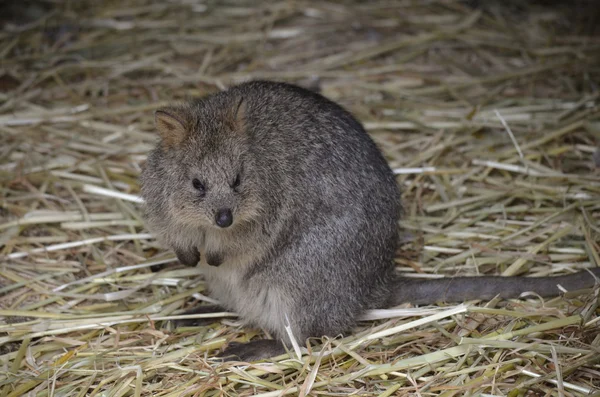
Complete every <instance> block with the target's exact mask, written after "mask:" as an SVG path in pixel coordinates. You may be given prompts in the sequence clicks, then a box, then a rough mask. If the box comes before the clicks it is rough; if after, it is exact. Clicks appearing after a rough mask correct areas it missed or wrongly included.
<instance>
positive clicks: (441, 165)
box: [0, 0, 600, 397]
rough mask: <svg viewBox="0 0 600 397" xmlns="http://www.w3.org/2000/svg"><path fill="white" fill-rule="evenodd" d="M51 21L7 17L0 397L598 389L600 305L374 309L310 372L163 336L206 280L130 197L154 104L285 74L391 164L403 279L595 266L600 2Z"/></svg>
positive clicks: (125, 13) (249, 7)
mask: <svg viewBox="0 0 600 397" xmlns="http://www.w3.org/2000/svg"><path fill="white" fill-rule="evenodd" d="M21 3H23V4H26V5H28V7H26V8H24V7H23V4H21ZM53 3H54V5H52V4H51V2H31V1H24V2H15V4H14V5H12V6H11V5H10V4H9V5H7V4H6V3H5V4H4V6H3V7H5V8H4V10H2V12H0V15H2V17H1V18H3V19H4V22H6V21H7V20H8V21H10V22H12V23H8V24H4V26H3V29H2V30H1V31H0V65H1V69H0V134H1V135H0V181H1V185H0V192H1V201H0V202H1V207H0V262H1V267H0V293H1V298H0V305H1V307H0V344H1V347H0V363H1V365H2V371H1V372H0V397H9V396H10V397H16V396H25V395H31V396H135V397H138V396H217V395H231V396H234V395H243V396H249V395H260V396H275V395H281V394H288V395H309V394H310V395H314V396H317V395H326V396H339V395H360V396H391V395H415V396H431V395H439V396H444V397H446V396H464V395H473V396H476V395H494V396H506V395H508V396H522V395H539V396H550V395H552V396H585V395H588V394H594V393H595V394H594V395H600V333H599V330H600V311H599V309H598V302H599V297H598V292H599V291H598V289H596V290H595V291H591V292H590V293H589V294H588V295H584V296H581V297H575V296H567V297H560V298H556V299H552V300H546V301H542V300H540V299H538V298H536V297H529V299H527V300H514V301H510V302H506V301H498V300H493V301H491V302H481V303H480V304H478V305H473V304H471V303H469V304H468V305H465V306H463V305H460V306H448V307H443V308H416V309H414V308H413V309H411V308H405V309H403V310H395V311H391V310H390V311H378V312H373V313H370V315H369V318H370V319H371V320H369V321H365V322H362V323H361V325H360V327H358V328H357V329H356V332H355V334H354V335H352V336H349V337H347V338H343V339H342V338H335V339H324V340H322V341H320V340H315V341H312V345H311V346H310V347H309V352H310V353H311V354H312V355H311V356H310V357H309V356H304V357H302V358H301V359H298V357H297V356H296V355H295V353H291V355H290V356H289V357H288V356H285V357H279V358H278V359H276V360H273V361H272V362H268V363H260V364H252V365H235V364H232V363H225V364H222V363H219V362H217V361H214V359H212V358H211V357H213V356H214V353H215V350H216V349H219V348H221V347H222V346H223V345H224V344H226V343H227V342H229V341H233V340H238V341H244V340H248V339H250V338H253V337H261V333H260V331H254V330H250V329H246V328H243V327H240V326H239V324H237V323H236V322H235V318H229V317H228V315H227V314H222V315H219V316H218V317H219V318H218V319H216V320H221V321H216V322H215V323H214V324H213V325H211V326H209V327H197V328H188V329H178V330H173V329H171V328H170V327H169V325H168V323H167V321H165V320H168V319H171V318H174V317H175V316H176V314H177V313H178V311H179V310H180V309H182V308H183V307H184V304H185V303H186V302H189V301H190V300H192V299H194V297H195V298H197V299H206V298H205V297H204V295H203V294H202V293H203V291H204V284H203V282H202V279H201V277H200V276H199V274H198V272H197V271H196V270H195V269H188V268H182V267H181V266H179V265H178V264H177V262H176V261H174V259H173V258H174V257H173V255H172V254H171V253H170V252H168V251H166V250H164V249H163V248H161V247H158V246H157V245H156V243H155V242H154V240H153V239H152V237H151V236H149V235H148V234H146V231H145V230H144V227H143V224H142V220H141V218H140V209H139V205H138V204H137V203H136V201H135V199H136V194H137V192H138V184H137V181H136V179H137V175H138V173H139V171H140V167H141V166H142V163H143V161H144V158H145V154H146V152H147V151H148V149H149V148H150V147H151V146H152V145H153V143H154V141H155V136H154V133H153V127H152V110H153V109H155V108H156V107H159V106H161V105H162V104H164V103H165V102H167V101H170V100H174V99H181V98H185V97H188V96H196V95H202V94H206V93H209V92H214V91H217V90H219V89H221V88H223V87H225V86H227V85H229V84H232V83H234V82H237V81H241V80H246V79H250V78H258V77H260V78H269V79H278V80H286V81H291V82H297V83H300V84H303V85H305V86H319V87H320V89H321V91H322V92H323V93H324V94H325V95H327V96H329V97H330V98H332V99H334V100H337V101H339V102H341V103H342V104H343V105H345V106H347V107H348V108H349V109H351V110H352V111H353V112H354V113H355V114H356V115H357V116H358V117H359V118H360V119H361V120H362V121H363V122H364V123H365V126H366V127H367V129H368V130H369V131H370V132H371V133H372V134H373V136H374V138H375V139H376V140H377V142H378V143H379V144H380V145H381V147H382V149H383V150H384V151H385V153H386V155H387V156H388V158H389V161H390V163H391V165H392V166H393V167H394V169H396V171H397V173H398V182H399V183H400V184H401V185H402V186H403V189H404V194H403V198H404V205H405V210H406V217H405V219H404V221H403V222H402V225H403V226H404V230H405V231H406V235H405V236H403V238H404V241H405V243H404V244H403V247H402V250H401V252H400V253H399V255H398V265H399V270H400V271H402V272H404V273H407V274H408V275H412V276H415V277H416V276H418V277H436V276H437V275H442V274H443V275H447V276H452V275H456V274H461V275H466V274H481V273H489V274H493V273H501V274H505V275H512V274H525V273H527V274H530V275H536V276H541V275H548V274H559V273H567V272H571V271H574V270H577V269H585V268H590V267H595V266H600V254H599V251H600V249H599V246H600V243H599V241H600V226H599V224H600V222H599V219H600V172H599V170H598V168H597V167H596V166H595V165H594V161H593V159H592V155H593V152H594V151H595V150H596V148H597V147H598V145H599V144H600V116H599V109H600V108H599V91H598V86H597V83H598V82H599V81H600V67H599V65H600V36H598V35H594V31H593V27H594V23H596V22H597V20H598V18H597V17H598V14H597V13H596V14H595V15H593V14H591V11H592V10H595V8H597V7H590V8H589V9H588V10H585V9H584V10H579V11H577V12H567V11H566V10H564V9H562V8H560V7H561V6H553V7H545V8H540V7H539V6H536V5H535V4H534V3H532V2H527V3H525V2H523V3H520V2H508V3H505V5H504V6H502V7H495V6H493V4H495V3H486V4H487V5H488V6H487V8H486V9H485V10H479V9H474V8H471V7H469V6H468V5H467V4H466V3H463V2H458V1H444V0H431V1H423V2H417V1H408V0H400V1H395V2H392V1H383V0H377V1H373V2H356V4H354V2H353V1H350V0H346V1H343V2H337V3H335V2H320V1H312V0H306V1H301V2H297V1H273V2H263V3H260V5H259V6H255V5H253V3H252V2H249V3H235V4H234V3H229V2H228V3H223V4H221V5H217V3H216V2H215V3H212V2H211V3H200V2H198V3H194V4H193V2H191V1H184V0H173V1H161V2H152V3H151V2H149V1H145V0H121V1H118V2H117V1H106V2H95V1H94V2H93V1H91V0H86V1H77V2H75V1H73V2H53ZM567 3H568V2H564V4H567ZM584 3H585V2H584ZM592 3H593V2H590V3H589V4H592ZM31 4H35V5H34V6H31ZM219 4H220V3H219ZM579 4H582V3H581V2H580V3H579ZM10 7H13V12H14V9H17V11H16V12H15V13H14V14H9V11H10V10H9V8H10ZM24 10H26V11H24ZM594 18H596V19H594ZM596 33H597V31H596ZM528 393H529V394H528Z"/></svg>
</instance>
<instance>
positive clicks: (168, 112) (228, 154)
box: [141, 94, 261, 232]
mask: <svg viewBox="0 0 600 397" xmlns="http://www.w3.org/2000/svg"><path fill="white" fill-rule="evenodd" d="M246 112H247V104H246V102H245V100H244V99H243V98H240V97H237V98H234V97H232V96H226V95H222V94H216V95H213V96H210V97H207V98H205V99H203V100H200V101H194V102H190V103H187V104H183V105H179V106H173V107H167V108H163V109H159V110H157V111H156V113H155V126H156V129H157V131H158V133H159V135H160V138H161V141H160V143H159V145H158V146H157V148H156V149H155V150H154V151H153V152H152V153H151V154H150V156H149V158H148V161H147V163H146V166H145V169H144V172H143V173H142V177H141V182H142V195H143V196H144V198H145V200H146V202H147V205H148V208H147V213H149V217H151V218H154V219H160V218H161V217H165V218H168V219H170V220H171V221H172V222H174V223H175V224H179V225H182V226H184V225H186V226H191V227H192V228H201V229H208V228H210V229H214V230H218V231H221V232H228V231H230V230H234V229H235V228H236V227H237V226H239V225H242V224H244V223H246V222H248V221H251V220H253V219H256V217H258V216H259V213H260V208H261V200H260V197H259V194H260V190H259V189H258V186H259V185H260V180H259V178H258V176H257V172H256V171H257V170H256V169H255V167H254V162H253V159H252V152H251V146H250V145H251V142H250V139H251V138H250V136H249V135H248V133H247V132H248V131H247V124H246V116H247V114H246ZM157 212H158V213H157Z"/></svg>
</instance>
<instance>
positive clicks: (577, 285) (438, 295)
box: [390, 268, 600, 306]
mask: <svg viewBox="0 0 600 397" xmlns="http://www.w3.org/2000/svg"><path fill="white" fill-rule="evenodd" d="M590 272H591V273H592V274H593V275H592V274H591V273H590ZM598 280H600V268H594V269H590V270H589V271H587V270H584V271H581V272H578V273H574V274H569V275H566V276H556V277H502V276H482V277H454V278H451V277H447V278H441V279H433V280H432V279H414V278H404V277H399V278H398V279H397V280H396V283H395V285H394V290H395V291H394V296H392V297H391V300H390V306H396V305H400V304H402V303H414V304H434V303H438V302H463V301H467V300H473V299H483V300H489V299H492V298H494V297H495V296H500V297H501V298H504V299H507V298H518V297H519V295H521V294H522V293H523V292H534V293H536V294H538V295H540V296H542V297H551V296H558V295H560V293H561V292H562V289H559V286H560V287H562V288H563V289H565V290H567V291H572V290H578V289H583V288H591V287H593V286H594V285H595V284H596V283H597V282H598Z"/></svg>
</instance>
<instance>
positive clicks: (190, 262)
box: [174, 247, 200, 266]
mask: <svg viewBox="0 0 600 397" xmlns="http://www.w3.org/2000/svg"><path fill="white" fill-rule="evenodd" d="M174 251H175V255H177V259H179V262H181V263H182V264H184V265H186V266H196V265H197V264H198V262H200V252H198V249H197V248H195V247H192V248H188V249H181V248H175V249H174Z"/></svg>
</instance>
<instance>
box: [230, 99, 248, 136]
mask: <svg viewBox="0 0 600 397" xmlns="http://www.w3.org/2000/svg"><path fill="white" fill-rule="evenodd" d="M235 104H236V105H235V107H234V109H233V118H232V121H233V129H234V130H235V131H238V132H244V131H245V130H246V99H244V97H242V98H240V99H238V100H237V102H235Z"/></svg>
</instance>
